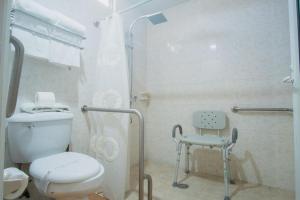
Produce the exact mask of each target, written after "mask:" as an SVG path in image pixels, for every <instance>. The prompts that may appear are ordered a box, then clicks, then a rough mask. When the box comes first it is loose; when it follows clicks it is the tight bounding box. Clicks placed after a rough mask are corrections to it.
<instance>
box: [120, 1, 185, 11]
mask: <svg viewBox="0 0 300 200" xmlns="http://www.w3.org/2000/svg"><path fill="white" fill-rule="evenodd" d="M143 1H145V0H119V6H118V9H119V10H123V9H125V8H127V7H128V6H131V5H134V4H137V3H139V2H143ZM187 1H189V0H152V1H150V2H149V3H146V4H145V5H142V6H140V7H138V8H136V9H137V10H139V11H140V12H142V13H149V12H155V11H161V10H164V9H167V8H170V7H173V6H175V5H178V4H180V3H183V2H187Z"/></svg>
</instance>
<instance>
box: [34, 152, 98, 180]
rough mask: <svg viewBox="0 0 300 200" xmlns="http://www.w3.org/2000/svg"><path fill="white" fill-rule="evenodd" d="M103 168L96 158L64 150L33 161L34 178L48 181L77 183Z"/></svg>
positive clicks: (94, 174)
mask: <svg viewBox="0 0 300 200" xmlns="http://www.w3.org/2000/svg"><path fill="white" fill-rule="evenodd" d="M101 170H103V166H101V164H100V163H99V162H98V161H97V160H96V159H94V158H92V157H90V156H87V155H84V154H80V153H75V152H64V153H59V154H55V155H51V156H48V157H44V158H40V159H37V160H35V161H33V162H32V164H31V165H30V169H29V172H30V174H31V176H33V178H35V179H38V180H40V181H42V182H45V183H47V185H48V184H49V183H76V182H82V181H85V180H87V179H90V178H92V177H94V176H96V175H97V174H99V172H100V171H101Z"/></svg>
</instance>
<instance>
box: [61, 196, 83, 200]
mask: <svg viewBox="0 0 300 200" xmlns="http://www.w3.org/2000/svg"><path fill="white" fill-rule="evenodd" d="M55 200H89V198H88V197H78V198H76V197H65V198H58V199H55Z"/></svg>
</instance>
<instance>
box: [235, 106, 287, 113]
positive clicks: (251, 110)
mask: <svg viewBox="0 0 300 200" xmlns="http://www.w3.org/2000/svg"><path fill="white" fill-rule="evenodd" d="M231 111H232V112H234V113H237V112H240V111H249V112H293V109H292V108H240V107H238V106H234V107H232V108H231Z"/></svg>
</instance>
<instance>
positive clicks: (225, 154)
mask: <svg viewBox="0 0 300 200" xmlns="http://www.w3.org/2000/svg"><path fill="white" fill-rule="evenodd" d="M222 153H223V163H224V194H225V195H224V200H230V197H229V179H230V177H229V169H228V166H229V164H228V150H227V148H223V150H222Z"/></svg>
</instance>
